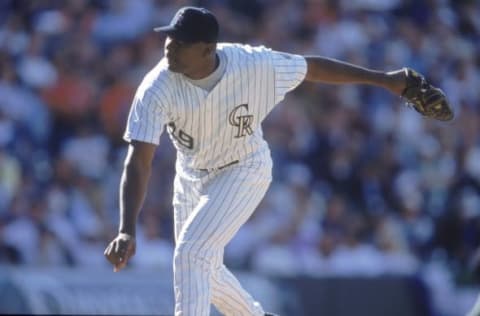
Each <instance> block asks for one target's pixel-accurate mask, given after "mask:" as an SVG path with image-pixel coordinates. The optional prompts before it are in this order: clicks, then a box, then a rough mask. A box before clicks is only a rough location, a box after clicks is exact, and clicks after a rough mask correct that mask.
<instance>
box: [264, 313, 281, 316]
mask: <svg viewBox="0 0 480 316" xmlns="http://www.w3.org/2000/svg"><path fill="white" fill-rule="evenodd" d="M265 316H278V315H277V314H273V313H265Z"/></svg>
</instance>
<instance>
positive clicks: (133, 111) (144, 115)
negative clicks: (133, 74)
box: [123, 85, 168, 145]
mask: <svg viewBox="0 0 480 316" xmlns="http://www.w3.org/2000/svg"><path fill="white" fill-rule="evenodd" d="M152 89H153V87H150V88H148V89H143V87H142V85H141V86H140V87H139V89H138V90H137V92H136V94H135V97H134V99H133V102H132V106H131V108H130V113H129V115H128V120H127V128H126V130H125V134H124V135H123V139H124V140H126V141H127V142H130V141H132V140H138V141H142V142H146V143H151V144H155V145H158V144H159V143H160V136H161V135H162V132H163V130H164V126H165V124H166V123H167V122H168V118H167V115H166V111H165V109H166V106H165V99H162V98H161V97H160V96H161V95H160V93H158V92H157V93H156V92H154V91H152Z"/></svg>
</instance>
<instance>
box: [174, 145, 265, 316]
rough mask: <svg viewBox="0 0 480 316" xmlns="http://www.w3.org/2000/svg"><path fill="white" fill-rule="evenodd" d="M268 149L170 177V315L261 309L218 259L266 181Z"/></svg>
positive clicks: (234, 313)
mask: <svg viewBox="0 0 480 316" xmlns="http://www.w3.org/2000/svg"><path fill="white" fill-rule="evenodd" d="M271 168H272V163H271V159H270V155H269V153H268V152H266V153H261V154H255V155H253V156H252V157H250V158H248V159H246V160H244V161H241V162H239V163H238V164H235V165H232V166H229V167H227V168H225V169H222V170H218V171H213V172H206V171H195V172H190V173H189V174H188V176H186V175H185V174H184V175H179V174H178V173H177V176H176V177H175V191H174V192H175V193H174V201H173V205H174V216H175V239H176V247H175V254H174V262H173V271H174V290H175V315H176V316H207V315H209V314H210V302H212V303H213V304H215V306H216V307H217V308H218V310H219V311H220V312H222V313H223V314H225V315H229V316H230V315H232V316H237V315H239V316H243V315H263V314H264V311H263V308H262V307H261V305H260V304H259V303H258V302H255V300H254V299H253V298H252V297H251V296H250V294H248V293H247V292H246V291H245V290H244V289H243V288H242V286H241V285H240V283H239V282H238V280H237V279H236V278H235V277H234V276H233V274H232V273H231V272H230V271H229V270H228V269H227V268H226V267H225V265H224V264H223V250H224V247H225V246H226V245H227V243H228V242H229V241H230V240H231V239H232V238H233V236H234V235H235V233H236V232H237V231H238V229H239V228H240V227H241V226H242V225H243V224H244V223H245V222H246V221H247V219H248V218H249V217H250V216H251V215H252V213H253V212H254V210H255V208H256V207H257V206H258V204H259V203H260V201H261V200H262V198H263V196H264V195H265V192H266V191H267V189H268V186H269V185H270V182H271Z"/></svg>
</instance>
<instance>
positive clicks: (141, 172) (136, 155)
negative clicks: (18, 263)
mask: <svg viewBox="0 0 480 316" xmlns="http://www.w3.org/2000/svg"><path fill="white" fill-rule="evenodd" d="M165 56H166V58H167V59H168V61H169V70H170V71H172V72H176V73H181V74H183V75H185V76H187V77H189V78H191V79H201V78H205V77H207V76H208V75H210V74H211V73H212V72H213V71H214V70H215V68H216V67H217V55H216V44H215V43H203V42H199V43H185V42H182V41H179V40H175V39H173V38H171V37H167V39H166V40H165ZM305 58H306V61H307V74H306V77H305V80H307V81H312V82H321V83H328V84H348V83H350V84H352V83H353V84H368V85H373V86H377V87H381V88H384V89H387V90H389V91H390V92H392V93H393V94H395V95H400V94H401V93H402V91H403V89H404V88H405V73H404V72H403V71H402V70H397V71H393V72H382V71H375V70H371V69H367V68H363V67H360V66H356V65H352V64H349V63H345V62H342V61H339V60H335V59H330V58H325V57H320V56H306V57H305ZM155 149H156V146H155V145H153V144H149V143H144V142H140V141H132V142H131V143H130V144H129V146H128V153H127V157H126V159H125V163H124V167H123V173H122V178H121V180H120V199H119V200H120V201H119V202H120V224H119V231H118V235H117V236H116V237H115V238H114V239H113V240H112V241H111V242H110V244H109V245H108V246H107V248H106V249H105V252H104V255H105V257H106V258H107V260H108V261H109V262H110V263H111V264H112V265H113V270H114V271H115V272H118V271H120V270H122V269H123V268H124V267H125V266H126V265H127V262H128V260H129V259H130V258H131V257H132V256H133V255H134V254H135V249H136V241H135V236H136V229H135V227H136V223H137V217H138V214H139V213H140V209H141V207H142V205H143V201H144V199H145V195H146V192H147V185H148V179H149V178H150V172H151V165H152V160H153V156H154V153H155Z"/></svg>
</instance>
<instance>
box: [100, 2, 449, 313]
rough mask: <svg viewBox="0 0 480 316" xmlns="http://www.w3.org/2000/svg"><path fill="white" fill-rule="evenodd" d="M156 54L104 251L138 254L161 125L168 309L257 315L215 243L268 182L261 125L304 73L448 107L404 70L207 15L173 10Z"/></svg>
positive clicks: (437, 113) (125, 256) (115, 260)
mask: <svg viewBox="0 0 480 316" xmlns="http://www.w3.org/2000/svg"><path fill="white" fill-rule="evenodd" d="M155 31H158V32H163V33H166V34H167V38H166V41H165V57H164V58H162V59H161V60H160V62H159V63H158V64H157V65H156V66H155V67H154V68H153V69H152V70H151V71H150V72H149V73H148V74H147V75H146V76H145V78H144V79H143V81H142V83H141V84H140V86H139V87H138V89H137V92H136V94H135V97H134V100H133V103H132V107H131V110H130V114H129V118H128V123H127V128H126V131H125V135H124V139H125V140H126V141H127V142H128V143H129V147H128V154H127V157H126V160H125V165H124V170H123V174H122V178H121V183H120V225H119V234H118V236H117V237H116V238H115V239H114V240H113V241H112V242H111V243H110V244H109V245H108V247H107V249H106V250H105V256H106V257H107V259H108V260H109V261H110V262H111V263H112V264H113V266H114V270H115V271H119V270H121V269H122V268H123V267H125V265H126V264H127V261H128V260H129V258H130V257H131V256H133V255H134V253H135V227H136V221H137V216H138V213H139V212H140V209H141V207H142V203H143V200H144V197H145V192H146V190H147V182H148V179H149V176H150V170H151V163H152V158H153V156H154V152H155V149H156V146H157V145H158V144H159V139H160V135H161V134H162V132H163V130H164V128H165V127H166V129H167V132H168V134H169V136H170V139H171V140H172V142H173V144H174V146H175V148H176V150H177V161H176V176H175V183H174V196H173V206H174V222H175V243H176V244H175V253H174V258H173V268H174V270H173V271H174V291H175V315H176V316H181V315H187V316H206V315H209V314H210V303H213V304H214V305H215V306H216V307H217V308H218V310H219V311H220V312H222V313H223V314H225V315H265V312H264V310H263V308H262V306H261V305H260V303H259V302H257V301H255V300H254V299H253V298H252V297H251V296H250V294H249V293H247V292H246V291H245V290H244V289H243V288H242V286H241V285H240V283H239V282H238V280H237V279H236V278H235V276H234V275H233V274H232V273H231V272H230V271H229V270H228V268H227V267H226V266H225V265H224V264H223V251H224V248H225V246H226V245H227V243H228V242H229V241H230V240H231V239H232V237H233V236H234V235H235V233H236V232H237V231H238V229H239V228H240V227H241V226H242V225H243V224H244V223H245V222H246V221H247V219H248V218H249V217H250V216H251V215H252V213H253V212H254V210H255V208H256V207H257V206H258V204H259V203H260V201H261V200H262V198H263V196H264V195H265V192H266V191H267V188H268V186H269V184H270V182H271V170H272V161H271V158H270V151H269V148H268V145H267V143H266V142H265V141H264V140H263V137H262V129H261V123H262V121H263V120H264V119H265V117H266V116H267V115H268V113H269V112H270V111H271V110H272V109H273V107H274V106H275V105H276V104H278V103H279V102H280V101H281V100H282V99H283V98H284V96H285V94H286V93H287V92H289V91H291V90H293V89H294V88H295V87H297V86H298V85H299V84H300V83H301V82H302V81H303V80H308V81H315V82H323V83H335V84H342V83H362V84H370V85H375V86H378V87H382V88H385V89H387V90H389V91H391V92H392V93H395V94H397V95H401V96H404V97H405V98H406V99H407V101H408V102H409V103H412V104H413V105H414V107H415V109H416V110H417V111H419V112H421V113H422V114H424V115H426V116H430V117H434V118H437V119H440V120H449V119H452V117H453V114H452V112H451V110H450V108H449V106H448V103H447V102H446V100H445V96H444V94H443V92H442V91H441V90H439V89H436V88H434V87H432V86H431V85H429V84H428V83H427V82H426V80H425V79H424V78H423V77H422V76H421V75H419V74H418V73H415V72H414V71H412V70H410V69H401V70H397V71H393V72H389V73H386V72H381V71H373V70H369V69H365V68H362V67H358V66H355V65H352V64H348V63H344V62H341V61H338V60H334V59H329V58H324V57H320V56H313V57H303V56H300V55H294V54H287V53H283V52H278V51H273V50H271V49H268V48H265V47H263V46H260V47H251V46H249V45H241V44H232V43H217V40H218V32H219V26H218V23H217V20H216V18H215V16H214V15H213V14H212V13H211V12H209V11H207V10H206V9H203V8H196V7H184V8H182V9H180V10H179V11H178V12H177V14H176V15H175V17H174V18H173V20H172V21H171V23H170V25H168V26H164V27H158V28H155Z"/></svg>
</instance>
